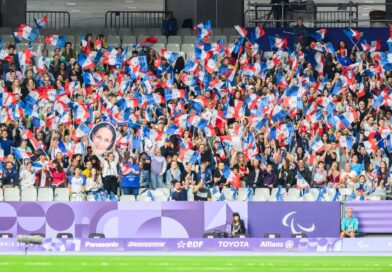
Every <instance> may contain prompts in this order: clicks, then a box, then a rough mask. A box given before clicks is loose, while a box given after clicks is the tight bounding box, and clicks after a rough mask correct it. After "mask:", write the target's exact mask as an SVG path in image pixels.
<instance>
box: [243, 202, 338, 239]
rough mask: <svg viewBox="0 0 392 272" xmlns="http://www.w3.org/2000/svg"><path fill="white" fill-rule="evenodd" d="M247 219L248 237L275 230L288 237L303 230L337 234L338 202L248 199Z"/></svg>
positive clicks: (313, 234)
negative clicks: (257, 200)
mask: <svg viewBox="0 0 392 272" xmlns="http://www.w3.org/2000/svg"><path fill="white" fill-rule="evenodd" d="M248 212H249V214H252V216H251V217H250V218H249V221H248V227H249V234H250V236H251V237H264V235H265V234H267V233H278V234H280V235H281V237H291V235H292V234H294V233H304V234H306V236H307V237H339V234H340V212H341V210H340V203H339V202H249V203H248Z"/></svg>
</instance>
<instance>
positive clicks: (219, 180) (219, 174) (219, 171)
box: [213, 162, 228, 189]
mask: <svg viewBox="0 0 392 272" xmlns="http://www.w3.org/2000/svg"><path fill="white" fill-rule="evenodd" d="M224 169H225V164H224V163H223V162H220V163H219V164H218V167H217V168H216V169H215V170H214V175H213V179H214V186H215V187H218V188H220V189H222V188H223V187H225V186H226V185H227V184H228V183H227V179H226V178H225V175H224V173H223V171H224Z"/></svg>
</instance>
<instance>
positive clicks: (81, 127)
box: [72, 123, 91, 139]
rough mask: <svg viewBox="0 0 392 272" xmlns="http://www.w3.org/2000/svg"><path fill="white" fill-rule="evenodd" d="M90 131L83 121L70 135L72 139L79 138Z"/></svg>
mask: <svg viewBox="0 0 392 272" xmlns="http://www.w3.org/2000/svg"><path fill="white" fill-rule="evenodd" d="M90 131H91V128H90V127H89V126H88V125H86V124H85V123H82V124H80V125H79V126H78V128H77V129H76V130H75V132H74V134H73V135H72V137H73V138H74V139H80V138H82V137H83V136H87V135H88V134H89V133H90Z"/></svg>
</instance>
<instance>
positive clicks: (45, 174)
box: [35, 165, 52, 187]
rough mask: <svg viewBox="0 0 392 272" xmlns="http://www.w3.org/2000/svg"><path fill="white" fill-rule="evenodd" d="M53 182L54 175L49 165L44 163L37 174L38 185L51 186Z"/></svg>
mask: <svg viewBox="0 0 392 272" xmlns="http://www.w3.org/2000/svg"><path fill="white" fill-rule="evenodd" d="M51 182H52V175H51V173H50V172H49V169H48V166H47V165H43V166H42V168H41V169H39V170H38V171H37V172H36V174H35V186H36V187H50V186H51Z"/></svg>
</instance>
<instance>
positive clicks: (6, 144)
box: [0, 130, 12, 157]
mask: <svg viewBox="0 0 392 272" xmlns="http://www.w3.org/2000/svg"><path fill="white" fill-rule="evenodd" d="M0 146H1V148H2V149H3V150H4V156H6V157H7V156H8V155H9V154H10V153H11V146H12V140H10V139H8V132H7V131H6V130H3V131H2V132H1V139H0Z"/></svg>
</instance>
